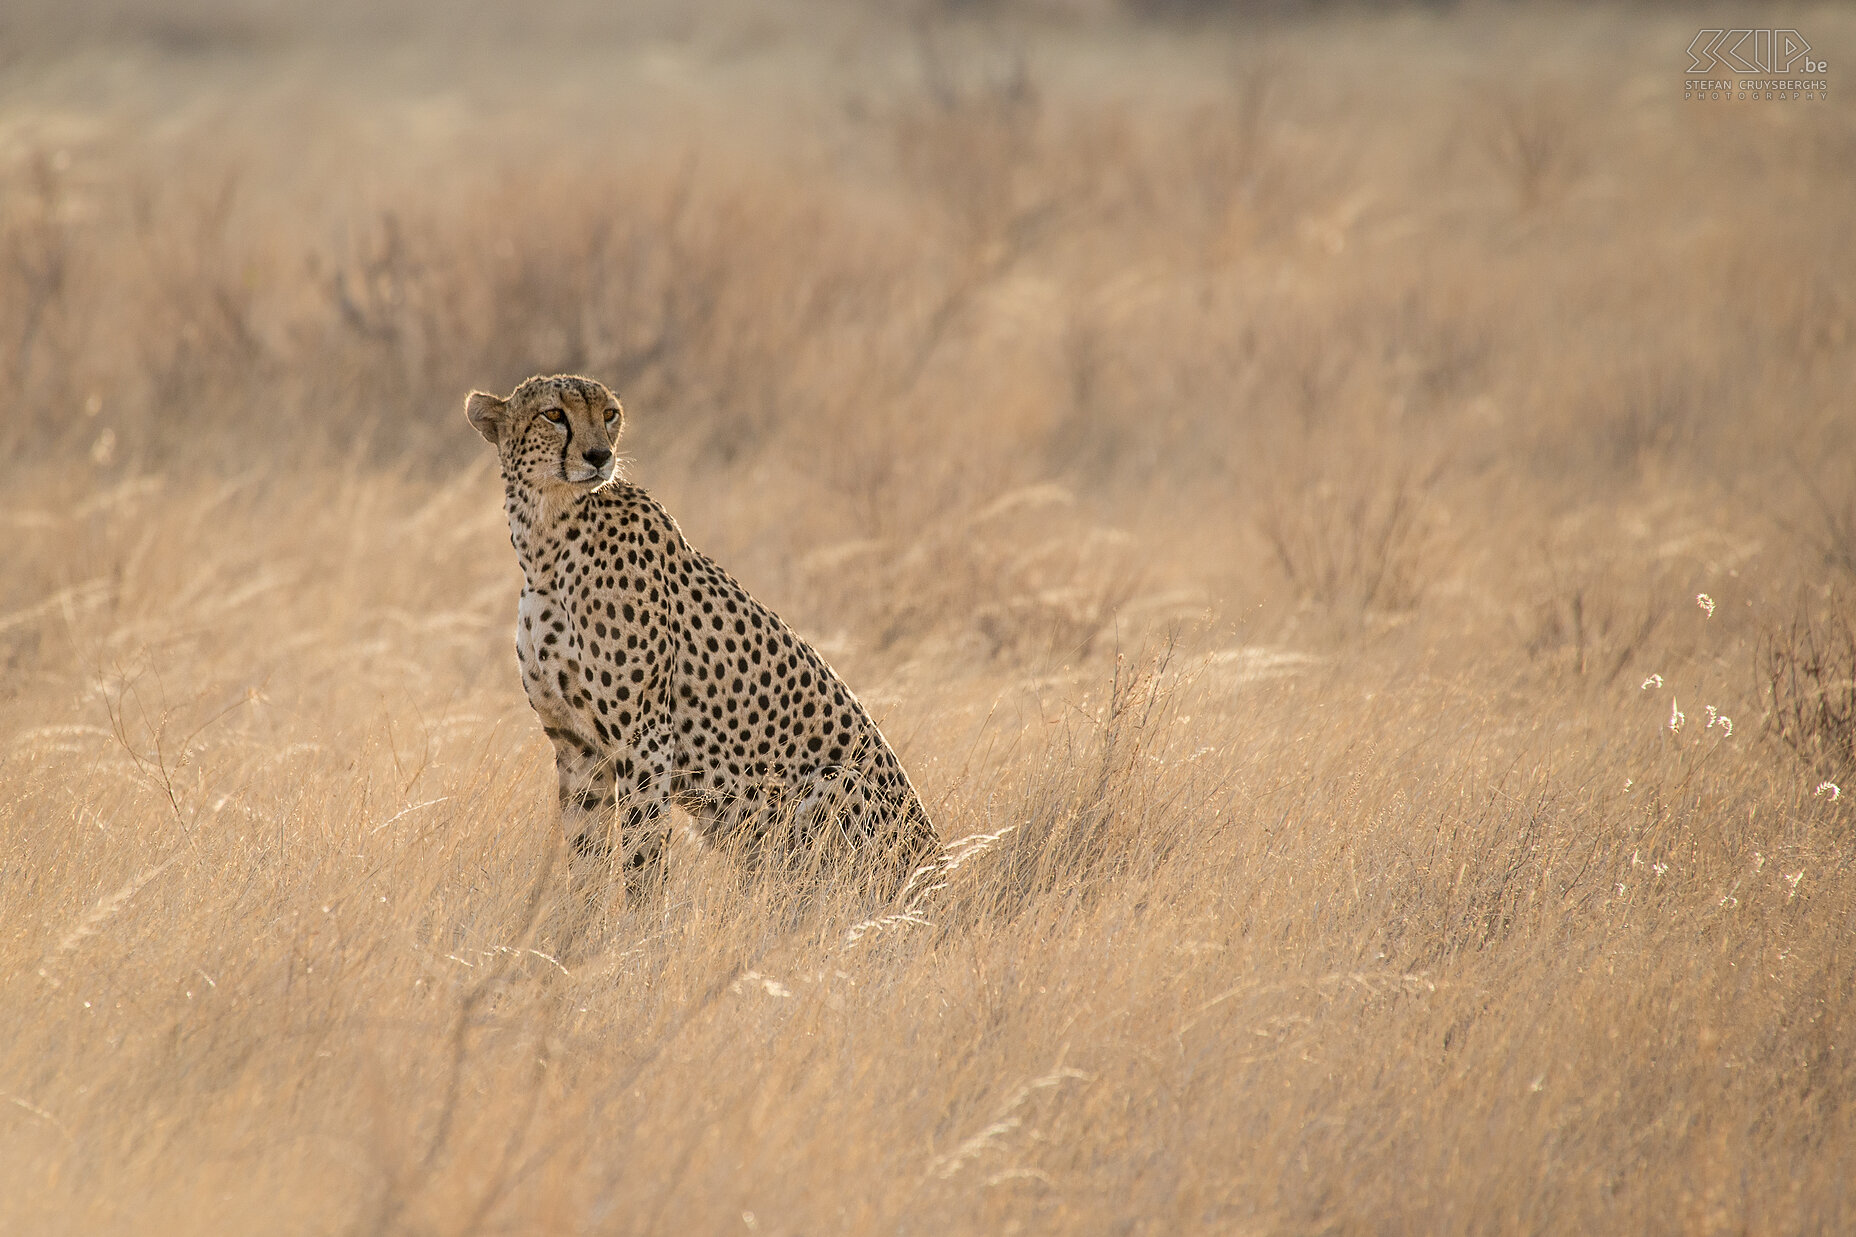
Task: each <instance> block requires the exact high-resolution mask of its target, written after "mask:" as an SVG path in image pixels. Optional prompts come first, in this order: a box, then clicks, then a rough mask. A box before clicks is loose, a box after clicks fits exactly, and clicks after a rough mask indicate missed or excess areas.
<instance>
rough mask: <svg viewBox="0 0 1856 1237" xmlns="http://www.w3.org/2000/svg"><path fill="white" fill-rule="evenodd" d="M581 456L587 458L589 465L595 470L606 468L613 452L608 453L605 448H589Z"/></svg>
mask: <svg viewBox="0 0 1856 1237" xmlns="http://www.w3.org/2000/svg"><path fill="white" fill-rule="evenodd" d="M580 454H581V455H582V456H584V457H585V458H586V462H587V463H589V464H591V465H592V466H593V467H595V468H604V467H605V466H606V461H607V460H609V459H611V458H612V452H611V451H608V450H607V449H606V448H605V447H588V448H587V449H586V450H585V451H582V452H581V453H580Z"/></svg>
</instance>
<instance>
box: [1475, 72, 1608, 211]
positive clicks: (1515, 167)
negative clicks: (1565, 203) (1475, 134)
mask: <svg viewBox="0 0 1856 1237" xmlns="http://www.w3.org/2000/svg"><path fill="white" fill-rule="evenodd" d="M1478 94H1479V97H1478V99H1477V101H1476V104H1475V113H1476V122H1477V124H1478V125H1479V128H1480V132H1479V137H1480V140H1481V145H1482V150H1483V153H1484V154H1486V155H1487V156H1488V158H1489V161H1490V162H1491V163H1493V164H1494V165H1495V167H1496V169H1497V170H1498V171H1500V172H1501V173H1502V175H1503V176H1505V177H1507V179H1508V182H1509V185H1510V187H1511V188H1512V189H1513V191H1514V197H1515V204H1516V205H1517V206H1518V207H1519V208H1520V209H1521V210H1522V211H1523V212H1527V211H1532V210H1535V209H1536V208H1538V207H1540V206H1543V205H1548V204H1550V203H1551V202H1553V201H1554V200H1555V199H1557V198H1559V197H1560V196H1562V195H1564V194H1565V193H1566V192H1567V191H1568V190H1569V189H1570V188H1571V186H1572V185H1573V183H1574V182H1575V181H1576V180H1577V178H1578V177H1579V175H1580V174H1581V173H1582V172H1583V171H1584V169H1585V167H1586V154H1585V145H1584V142H1583V141H1582V134H1581V132H1580V125H1581V123H1582V121H1581V116H1580V113H1579V111H1578V110H1577V108H1575V106H1574V105H1573V102H1572V100H1571V98H1570V97H1569V92H1568V91H1567V89H1566V88H1565V87H1564V86H1562V85H1558V84H1552V83H1546V84H1536V85H1533V86H1530V87H1526V88H1521V87H1516V86H1509V85H1490V86H1485V87H1483V88H1482V89H1481V90H1480V91H1479V92H1478Z"/></svg>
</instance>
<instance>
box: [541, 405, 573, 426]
mask: <svg viewBox="0 0 1856 1237" xmlns="http://www.w3.org/2000/svg"><path fill="white" fill-rule="evenodd" d="M541 415H542V416H544V417H546V418H548V420H549V422H550V423H551V424H554V425H565V424H566V423H567V412H566V410H565V409H561V408H543V409H542V410H541Z"/></svg>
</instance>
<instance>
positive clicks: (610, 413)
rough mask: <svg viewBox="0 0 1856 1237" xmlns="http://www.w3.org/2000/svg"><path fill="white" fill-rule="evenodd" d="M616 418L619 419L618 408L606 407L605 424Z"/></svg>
mask: <svg viewBox="0 0 1856 1237" xmlns="http://www.w3.org/2000/svg"><path fill="white" fill-rule="evenodd" d="M618 419H619V410H618V409H617V408H608V409H606V424H607V425H611V424H612V423H613V422H614V421H617V420H618Z"/></svg>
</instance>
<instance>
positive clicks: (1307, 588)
mask: <svg viewBox="0 0 1856 1237" xmlns="http://www.w3.org/2000/svg"><path fill="white" fill-rule="evenodd" d="M1423 492H1424V484H1423V483H1422V482H1421V481H1417V480H1414V479H1413V478H1411V477H1409V476H1406V475H1395V476H1393V477H1391V478H1388V479H1380V478H1377V477H1374V476H1373V474H1372V473H1371V472H1367V473H1364V474H1361V475H1360V479H1358V480H1356V481H1354V482H1352V483H1348V484H1340V483H1336V482H1333V481H1328V480H1325V479H1324V480H1320V481H1316V482H1313V483H1311V484H1309V485H1306V486H1303V487H1302V488H1301V490H1300V491H1299V492H1297V493H1292V494H1289V495H1286V496H1283V497H1279V498H1278V499H1276V500H1275V501H1274V502H1273V503H1272V504H1271V506H1270V507H1269V508H1268V509H1267V510H1266V511H1265V512H1264V514H1263V515H1262V516H1261V517H1260V518H1259V521H1258V525H1259V528H1260V529H1261V531H1262V533H1263V536H1264V538H1265V539H1266V540H1267V541H1268V542H1269V546H1270V550H1271V552H1272V553H1273V554H1274V556H1275V559H1276V564H1277V566H1279V567H1280V568H1281V569H1282V573H1283V575H1284V577H1285V578H1287V580H1288V582H1289V584H1290V587H1291V588H1293V589H1294V590H1295V591H1296V592H1297V593H1298V594H1300V595H1301V596H1302V597H1304V598H1306V599H1308V600H1310V601H1313V602H1315V603H1317V604H1319V605H1322V606H1327V607H1341V608H1344V609H1349V610H1353V611H1358V612H1366V611H1399V610H1409V609H1411V608H1412V607H1413V606H1415V605H1417V604H1418V601H1419V599H1420V598H1421V597H1422V596H1423V594H1424V585H1425V575H1424V559H1423V555H1424V539H1425V532H1426V529H1425V525H1424V515H1423V508H1422V505H1421V504H1422V496H1423Z"/></svg>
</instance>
